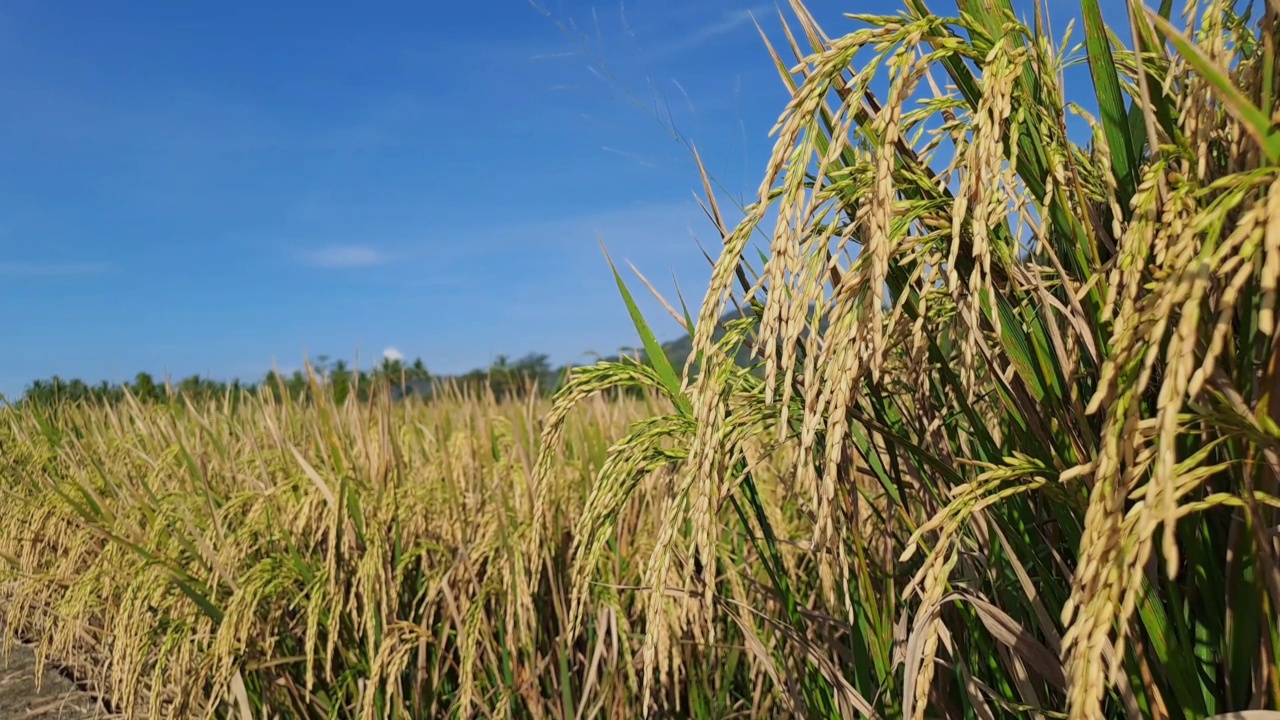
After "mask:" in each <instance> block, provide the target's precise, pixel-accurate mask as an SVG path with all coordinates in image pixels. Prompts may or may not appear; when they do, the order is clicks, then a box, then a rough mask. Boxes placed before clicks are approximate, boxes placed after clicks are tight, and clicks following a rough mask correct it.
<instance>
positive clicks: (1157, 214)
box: [0, 0, 1280, 720]
mask: <svg viewBox="0 0 1280 720" xmlns="http://www.w3.org/2000/svg"><path fill="white" fill-rule="evenodd" d="M903 1H904V8H903V10H902V12H901V13H899V14H897V15H894V16H884V17H881V16H870V15H855V16H851V17H850V18H849V20H848V22H849V25H850V26H849V28H847V29H845V30H846V32H845V33H844V34H843V35H838V36H830V35H828V34H827V33H826V32H825V31H824V30H823V29H822V28H821V27H819V25H818V23H817V22H816V21H815V19H814V18H813V17H812V15H811V14H810V13H809V12H808V11H807V9H806V8H805V7H804V5H803V4H802V3H801V2H799V0H793V2H792V5H791V8H790V17H791V20H790V21H789V22H788V23H787V24H786V26H785V31H784V33H783V35H782V37H780V38H768V37H766V38H765V40H764V42H765V43H766V46H767V47H768V49H769V52H770V53H771V55H772V57H773V59H774V61H775V64H776V66H777V69H778V73H779V76H780V78H781V80H782V82H784V83H785V84H786V86H787V88H788V90H789V91H790V92H791V94H792V100H791V102H790V103H789V104H788V106H787V107H786V108H785V110H784V112H783V113H782V115H781V117H780V119H779V121H778V124H777V126H776V127H775V129H774V131H775V135H776V144H775V147H774V152H773V154H772V157H771V158H770V160H769V162H768V164H767V166H766V167H765V168H764V175H763V178H762V181H761V183H760V186H759V192H758V193H757V197H756V200H755V202H754V203H753V204H751V205H750V206H748V207H747V208H746V212H745V219H744V220H743V221H742V222H741V223H739V224H738V225H737V226H735V227H729V226H728V225H727V224H726V223H725V222H724V220H723V214H722V213H721V211H720V209H719V205H718V203H717V199H716V197H715V195H714V194H713V193H712V192H711V187H712V186H713V183H712V182H711V180H710V176H709V173H705V172H704V179H705V180H706V182H705V185H706V198H705V207H706V210H707V214H708V217H709V218H710V219H711V221H712V222H713V223H714V224H715V225H716V227H717V228H718V229H719V231H720V233H721V234H722V237H723V240H724V247H723V249H722V251H721V253H720V256H719V258H718V259H717V260H716V261H715V266H714V271H713V274H712V280H711V283H710V285H709V287H708V288H707V291H706V294H705V296H704V299H703V302H702V304H701V307H700V308H697V314H696V317H694V316H693V313H690V312H689V311H687V310H683V309H682V310H683V312H679V311H676V310H675V309H674V308H672V311H673V313H676V314H678V315H682V317H681V320H682V322H684V323H685V324H686V325H687V326H688V327H689V328H690V329H691V331H692V332H693V347H694V353H693V355H692V356H691V357H690V359H689V362H688V364H687V366H686V367H683V368H682V367H675V366H673V365H672V364H671V363H670V362H669V361H668V360H667V359H666V358H665V356H664V355H663V354H662V350H661V346H660V345H659V344H658V341H657V339H656V338H655V337H654V336H653V333H652V332H650V331H649V329H648V326H647V325H646V323H645V321H644V318H643V317H641V315H640V313H639V311H638V310H637V309H636V304H635V302H634V301H633V299H632V297H631V295H630V291H629V289H628V287H627V285H626V283H625V282H623V280H622V279H621V276H618V286H619V290H620V293H621V295H622V298H623V300H624V302H625V304H626V305H627V307H628V309H629V311H630V313H631V315H632V318H633V320H634V321H635V324H636V327H637V329H638V331H639V333H640V339H641V342H642V344H643V346H644V350H645V352H644V354H643V360H634V361H633V360H630V359H623V360H621V361H618V362H606V363H600V364H597V365H594V366H590V367H585V368H579V369H577V370H575V371H574V372H573V373H572V374H571V376H570V377H569V378H568V380H567V382H566V383H565V385H564V387H563V389H562V390H561V391H560V393H559V394H558V396H557V397H556V399H555V401H554V403H552V404H548V403H546V402H544V401H543V400H541V399H538V398H537V397H536V396H532V395H531V396H529V398H528V399H521V397H520V396H519V395H513V396H512V397H506V398H502V399H498V398H495V397H494V396H492V395H491V394H481V393H478V392H475V391H458V390H456V389H455V390H453V391H449V390H447V389H446V390H443V391H441V392H439V393H434V394H433V396H432V400H431V402H430V403H429V404H428V403H423V402H421V401H419V400H416V399H410V400H408V401H406V402H402V403H392V402H391V401H390V399H389V397H387V396H386V394H385V393H378V392H374V393H373V394H372V399H370V400H368V401H366V398H363V397H356V396H354V395H353V396H350V397H347V398H345V399H344V400H343V401H342V402H337V401H335V399H334V398H333V396H332V394H330V393H319V392H316V393H311V394H304V395H301V396H295V395H293V394H290V393H271V392H263V393H260V394H256V395H249V394H237V395H235V396H234V397H232V396H230V395H228V396H227V397H226V398H225V399H223V400H218V399H216V398H214V399H205V400H200V401H193V400H191V399H190V398H186V397H181V396H175V397H173V398H171V399H170V401H168V402H154V403H142V402H137V401H136V400H135V399H134V398H131V397H129V396H127V395H126V396H124V397H123V399H122V400H120V402H117V403H113V404H94V403H91V402H56V403H54V404H51V405H49V404H40V403H35V404H26V405H22V406H19V407H10V408H4V409H2V410H0V496H2V497H3V503H4V504H3V507H4V509H5V512H4V513H3V514H0V625H2V626H3V627H4V628H5V632H6V636H7V637H8V636H12V635H17V636H20V637H24V638H26V639H28V640H32V641H35V642H36V643H37V644H38V649H39V657H40V659H41V662H51V663H55V664H56V665H58V666H59V667H61V668H65V669H70V670H72V671H74V672H75V673H76V674H77V675H78V676H79V677H82V678H84V679H85V682H86V683H87V684H88V685H89V686H91V687H93V688H94V689H95V690H96V691H97V692H99V693H101V695H102V696H103V697H104V698H105V699H106V701H107V702H109V704H110V705H111V707H112V709H113V710H114V711H117V712H118V713H119V714H121V715H124V716H127V717H167V718H187V717H211V718H212V717H227V718H242V719H244V720H247V719H248V718H259V717H265V718H347V717H352V718H355V717H359V718H368V719H373V718H391V717H396V718H417V717H458V718H463V717H465V718H470V717H537V718H542V717H551V718H562V719H567V718H575V719H576V718H587V717H617V718H624V717H636V716H643V715H649V716H663V717H694V718H725V717H778V716H799V717H814V718H837V717H841V718H843V717H868V718H898V717H909V718H912V719H913V720H915V719H919V718H925V717H943V718H981V719H984V720H985V719H988V718H991V719H994V718H1023V717H1039V718H1055V717H1068V718H1080V719H1093V718H1146V717H1150V718H1184V717H1185V718H1207V717H1212V716H1215V715H1221V714H1225V713H1229V712H1233V711H1238V710H1246V709H1260V708H1274V707H1277V705H1278V704H1280V663H1277V655H1278V652H1280V618H1278V617H1277V615H1278V613H1280V571H1277V562H1280V547H1278V543H1280V537H1278V535H1280V533H1278V531H1277V528H1280V512H1278V511H1280V489H1278V488H1277V485H1278V484H1280V455H1278V454H1277V453H1278V452H1280V398H1277V392H1276V391H1277V388H1280V353H1278V352H1277V347H1276V344H1277V332H1276V319H1275V311H1276V287H1277V282H1278V281H1280V206H1277V205H1276V203H1277V202H1280V201H1278V200H1277V198H1280V172H1278V170H1277V163H1278V161H1280V134H1277V131H1276V130H1275V129H1274V123H1273V118H1274V117H1276V109H1277V108H1276V89H1275V87H1276V82H1275V79H1276V69H1277V64H1276V58H1275V54H1276V41H1277V35H1276V32H1277V31H1276V17H1277V16H1276V9H1275V7H1274V4H1273V3H1256V4H1255V6H1253V9H1252V10H1250V9H1249V8H1243V7H1237V3H1231V2H1226V1H1225V0H1190V1H1189V2H1186V3H1185V4H1184V5H1183V6H1182V7H1180V8H1174V7H1173V5H1172V3H1169V2H1165V3H1163V4H1162V5H1161V6H1160V7H1159V8H1154V9H1149V8H1146V7H1144V6H1142V5H1141V4H1139V3H1137V2H1132V3H1129V4H1128V5H1127V9H1128V16H1129V17H1128V20H1129V22H1128V24H1127V25H1125V26H1124V27H1108V26H1107V25H1106V24H1105V23H1104V22H1103V17H1102V12H1101V8H1100V5H1099V2H1098V0H1082V2H1081V8H1082V12H1081V23H1080V27H1079V28H1074V27H1073V28H1070V29H1058V32H1056V33H1055V31H1054V29H1052V28H1050V27H1049V23H1048V21H1047V17H1048V12H1047V9H1046V8H1043V7H1039V6H1028V7H1027V8H1024V9H1025V10H1026V11H1027V12H1026V13H1024V14H1022V15H1020V14H1018V13H1015V8H1014V7H1013V6H1012V4H1011V2H1010V0H957V2H956V3H954V4H953V5H952V6H949V7H947V9H946V12H947V13H949V14H937V13H935V10H936V9H938V8H934V7H930V6H928V5H927V4H926V2H925V0H903ZM1175 10H1177V15H1175ZM1073 67H1081V68H1087V70H1088V74H1089V77H1090V78H1091V82H1090V83H1088V84H1079V83H1073V84H1072V86H1071V87H1070V88H1068V87H1067V80H1066V78H1067V76H1068V75H1069V74H1070V73H1071V72H1072V68H1073ZM1082 92H1083V93H1084V94H1082ZM766 219H768V222H766ZM769 223H771V224H769ZM752 238H760V239H761V240H762V243H763V246H762V247H760V248H759V249H760V251H761V252H760V253H759V262H754V261H752V260H751V258H752V257H753V252H754V250H755V248H753V246H752ZM730 304H733V305H735V306H737V307H739V308H742V309H744V310H745V313H743V314H742V316H741V317H740V318H739V319H735V320H734V321H732V322H730V323H728V324H727V326H723V327H721V326H719V325H720V318H722V317H723V316H724V312H725V310H726V309H727V308H728V307H729V305H730ZM743 358H751V361H750V362H746V363H744V362H743Z"/></svg>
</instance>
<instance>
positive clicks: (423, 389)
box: [19, 353, 567, 404]
mask: <svg viewBox="0 0 1280 720" xmlns="http://www.w3.org/2000/svg"><path fill="white" fill-rule="evenodd" d="M566 371H567V368H553V367H552V366H551V364H550V362H549V360H548V357H547V356H546V355H542V354H539V353H530V354H528V355H525V356H524V357H522V358H519V359H518V360H511V359H510V358H509V357H508V356H506V355H499V356H498V358H497V359H496V360H495V361H494V362H493V363H492V364H491V365H490V366H489V367H487V368H477V369H475V370H472V371H470V372H467V373H464V374H461V375H453V376H433V375H432V374H431V373H430V372H429V371H428V370H427V366H426V364H425V363H423V361H422V359H421V358H419V359H416V360H414V361H412V362H403V361H400V360H392V359H384V360H383V361H382V363H381V364H379V365H378V366H377V367H375V368H372V369H369V370H357V369H354V368H352V367H351V365H350V364H349V363H347V362H346V361H345V360H331V359H330V358H329V357H327V356H324V355H321V356H319V357H317V358H316V359H315V361H314V362H313V363H312V364H311V377H308V374H307V373H306V372H304V371H303V370H295V371H293V372H292V373H289V374H287V375H286V374H283V373H278V372H276V371H274V370H273V371H271V372H268V373H267V374H266V376H265V377H263V378H262V379H260V380H259V381H257V382H243V381H241V380H231V381H228V382H224V381H221V380H215V379H212V378H206V377H201V376H199V375H193V376H191V377H187V378H184V379H181V380H177V381H168V382H166V381H165V380H163V379H157V378H156V377H154V376H153V375H151V374H150V373H146V372H140V373H138V374H137V375H135V376H134V378H133V380H132V381H131V382H124V383H109V382H106V381H103V382H100V383H97V384H90V383H86V382H85V381H83V380H80V379H79V378H75V379H71V380H67V379H64V378H61V377H58V376H57V375H54V376H53V377H50V378H47V379H42V380H36V381H34V382H32V383H31V385H30V386H28V387H27V389H26V391H25V392H24V393H23V395H22V397H21V398H20V399H19V402H20V403H33V404H35V403H40V404H48V403H57V402H68V401H70V402H75V401H100V402H120V401H122V400H123V399H124V398H125V394H126V392H127V393H128V394H131V395H133V396H134V397H135V398H137V399H138V400H139V401H141V402H166V401H170V400H173V399H178V398H184V397H185V398H191V399H193V400H206V399H214V398H228V397H229V398H231V399H232V400H236V399H239V398H241V397H243V396H252V395H258V394H261V393H269V394H271V395H273V396H275V397H276V398H280V399H282V398H283V397H285V396H288V397H289V398H291V399H293V400H305V399H307V398H309V397H311V395H312V393H315V392H317V391H322V392H327V393H331V394H332V397H333V399H334V400H336V401H338V402H345V401H346V400H347V398H349V397H351V396H353V395H354V396H355V397H356V398H357V399H358V400H360V401H367V400H369V399H370V398H371V397H373V396H374V395H375V394H376V393H379V392H388V393H390V394H391V396H392V397H393V398H397V399H399V398H404V397H409V396H417V397H426V398H430V397H431V396H432V395H433V394H434V393H436V392H437V391H438V389H440V388H448V389H450V390H453V391H462V392H467V393H471V392H492V393H494V394H495V395H497V396H500V397H501V396H510V395H515V394H519V395H524V394H527V393H529V392H537V393H542V394H549V393H552V392H554V391H555V390H556V389H557V388H558V387H559V384H560V382H561V380H562V378H563V376H564V375H565V373H566Z"/></svg>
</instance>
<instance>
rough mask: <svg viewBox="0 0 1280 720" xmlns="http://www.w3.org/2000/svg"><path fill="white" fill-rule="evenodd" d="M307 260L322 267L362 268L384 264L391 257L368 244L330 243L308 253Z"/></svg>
mask: <svg viewBox="0 0 1280 720" xmlns="http://www.w3.org/2000/svg"><path fill="white" fill-rule="evenodd" d="M306 260H307V262H308V263H309V264H311V265H314V266H316V267H322V268H360V267H373V266H375V265H382V264H384V263H386V262H387V261H388V260H390V258H389V257H387V255H386V253H384V252H382V251H381V250H378V249H377V248H374V247H369V246H368V245H330V246H328V247H324V248H321V249H319V250H315V251H312V252H310V253H308V254H307V256H306Z"/></svg>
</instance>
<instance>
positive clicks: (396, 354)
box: [382, 347, 404, 362]
mask: <svg viewBox="0 0 1280 720" xmlns="http://www.w3.org/2000/svg"><path fill="white" fill-rule="evenodd" d="M382 357H383V359H384V360H390V361H391V362H401V361H403V360H404V353H402V352H400V351H399V350H397V349H396V348H393V347H389V348H387V349H386V350H383V351H382Z"/></svg>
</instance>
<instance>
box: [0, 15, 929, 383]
mask: <svg viewBox="0 0 1280 720" xmlns="http://www.w3.org/2000/svg"><path fill="white" fill-rule="evenodd" d="M540 1H541V4H537V3H530V2H529V1H528V0H509V1H507V0H504V1H503V2H484V1H481V2H472V3H465V2H463V3H424V2H420V1H416V2H380V3H376V4H368V5H366V4H356V3H340V2H334V1H332V0H313V1H311V2H307V3H294V2H272V3H257V2H255V3H250V2H247V1H243V0H230V1H226V0H224V1H223V2H218V3H173V2H169V1H168V0H164V1H161V0H147V1H143V0H130V1H125V0H121V1H118V2H111V3H103V2H96V1H89V0H78V1H68V2H61V3H46V2H38V1H36V0H14V1H13V2H9V3H6V4H5V6H4V7H3V8H0V102H2V103H3V104H4V107H6V108H7V112H5V113H3V114H0V164H3V167H4V172H3V173H0V327H3V328H4V331H5V336H6V348H5V352H4V355H3V356H2V357H0V393H5V394H9V395H10V396H12V395H14V394H16V393H18V392H20V391H21V390H22V388H23V387H24V386H25V385H26V384H27V383H28V382H29V381H31V380H32V379H35V378H38V377H48V376H51V375H54V374H57V375H60V376H62V377H64V378H69V377H80V378H83V379H85V380H87V381H98V380H103V379H106V380H113V381H118V380H124V379H128V378H131V377H132V376H133V374H134V373H135V372H137V371H139V370H146V371H149V372H152V373H155V374H158V375H159V374H163V373H166V372H167V373H169V374H170V375H171V376H173V377H174V378H179V377H183V376H186V375H191V374H204V375H211V376H213V377H219V378H229V377H232V376H239V377H242V378H250V379H256V378H258V377H261V375H262V374H263V373H264V372H265V371H266V370H268V369H269V368H270V367H271V365H272V362H273V360H274V361H275V362H277V363H279V365H280V366H281V367H282V368H286V369H287V368H292V367H296V366H298V365H299V364H300V362H301V359H302V357H303V354H304V352H306V353H308V354H310V355H311V356H313V357H314V356H316V355H319V354H327V355H330V356H332V357H346V358H352V357H353V356H354V355H355V354H356V353H357V352H359V353H360V354H361V356H362V358H364V360H363V361H362V363H361V364H362V365H365V366H367V365H368V364H370V362H372V361H373V360H374V359H376V358H377V357H378V356H380V355H381V354H382V351H383V349H384V348H387V347H395V348H398V349H399V350H400V351H402V352H403V353H404V354H405V355H406V356H408V357H414V356H421V357H422V358H423V359H424V361H425V362H426V363H427V365H428V366H429V367H430V368H431V369H432V370H434V371H437V372H457V371H463V370H466V369H470V368H472V367H476V366H481V365H485V364H487V363H488V362H489V361H490V360H491V359H492V358H494V357H495V356H496V355H498V354H499V353H507V354H510V355H513V356H514V355H520V354H523V353H525V352H528V351H540V352H546V353H548V354H550V355H551V356H552V359H553V360H555V361H557V362H563V361H571V360H583V359H585V357H586V356H585V355H584V353H586V352H589V351H598V352H611V351H613V350H616V349H617V348H618V347H620V346H624V345H632V344H635V333H634V330H633V329H632V327H631V326H630V324H629V320H628V318H627V316H626V312H625V309H624V308H623V306H622V303H621V302H620V300H619V298H618V295H617V290H616V288H615V286H614V284H613V280H612V277H611V275H610V274H609V272H608V268H607V266H606V265H605V262H604V259H603V255H602V254H601V251H600V248H599V245H598V240H597V238H600V239H602V240H603V241H604V242H605V243H606V245H607V246H608V248H609V251H610V253H611V254H612V255H613V257H614V258H615V259H616V260H619V261H630V262H633V263H635V265H636V266H637V267H639V268H640V269H641V270H642V271H644V272H645V274H646V275H648V276H649V277H650V278H651V279H652V280H654V281H655V282H656V283H657V284H658V285H659V286H660V287H661V288H662V289H663V290H664V291H668V290H670V288H671V287H672V280H671V278H672V275H673V273H674V275H675V276H676V277H678V278H679V281H680V285H681V287H682V289H683V290H684V291H685V293H686V298H687V299H688V300H689V301H690V302H691V303H695V304H696V303H697V302H699V301H700V300H701V295H702V290H703V287H704V284H705V281H706V279H707V275H708V266H707V264H706V262H705V260H704V259H703V258H702V256H701V253H700V252H699V250H698V249H697V246H696V244H695V242H694V240H693V237H694V236H695V235H696V236H697V237H698V238H699V239H700V240H701V241H702V242H703V243H704V245H706V246H707V247H708V249H710V250H711V251H712V252H714V251H715V250H716V248H717V238H716V237H715V235H714V232H713V230H712V228H711V226H710V225H709V223H708V222H707V221H706V220H705V218H704V216H703V215H702V212H701V211H700V210H699V208H698V207H697V205H696V204H695V203H694V201H693V196H694V193H695V192H697V191H699V183H698V180H697V175H696V173H695V171H694V167H693V164H692V161H691V159H690V157H689V155H688V154H687V153H686V151H685V150H684V149H683V148H682V147H681V146H680V145H679V144H678V143H677V142H675V141H674V140H673V139H672V138H671V136H670V134H669V133H668V132H667V130H666V129H664V126H663V124H662V123H661V122H659V121H658V120H656V119H655V118H654V116H653V111H654V110H655V107H654V100H653V99H654V98H655V97H659V98H665V100H660V101H659V104H665V105H666V106H668V107H669V108H670V112H671V116H672V117H673V118H674V120H675V122H676V124H677V126H678V128H679V129H680V131H681V132H682V133H684V135H685V136H686V137H687V138H688V139H690V140H692V141H694V142H696V143H697V144H698V146H699V148H700V149H701V150H702V152H703V155H704V159H705V160H706V161H707V163H708V164H709V166H710V167H711V169H712V171H713V172H714V173H715V174H716V175H717V177H718V178H719V180H720V181H721V182H723V183H724V185H725V186H726V187H728V188H729V189H731V190H733V191H734V192H739V193H750V192H752V191H753V190H754V188H755V184H756V183H757V182H758V174H759V172H760V171H761V170H762V168H763V163H764V161H765V159H766V157H767V155H768V152H769V149H770V147H771V143H770V140H769V138H768V137H767V132H768V130H769V128H770V127H771V126H772V124H773V122H774V120H775V119H776V117H777V115H778V113H779V112H780V111H781V109H782V108H783V106H784V105H785V103H786V100H787V97H786V95H785V94H784V92H783V90H782V87H781V84H780V82H779V80H778V78H777V75H776V73H775V71H774V69H773V67H772V66H771V64H770V61H769V58H768V56H767V54H766V52H765V50H764V47H763V44H762V42H761V40H760V38H759V36H758V34H757V32H756V30H755V27H754V25H753V23H752V22H751V20H750V16H749V13H751V12H754V13H756V15H757V17H759V18H760V19H761V20H762V23H763V24H764V26H765V28H766V30H767V31H769V32H770V34H771V37H773V38H780V37H781V36H780V35H779V34H778V33H777V27H778V22H777V19H776V18H777V15H776V9H775V6H774V5H771V4H767V3H764V4H762V3H759V2H757V1H756V0H699V1H698V2H687V1H685V0H646V1H645V2H635V3H629V4H626V5H621V4H617V3H605V4H592V3H590V2H585V1H582V0H563V1H562V2H556V0H540ZM944 4H945V3H944ZM855 5H856V6H857V7H856V9H857V10H858V11H885V10H893V9H896V8H897V6H898V5H897V3H894V2H887V1H885V0H877V1H876V2H856V3H854V2H838V3H837V2H829V1H825V0H815V2H813V3H812V4H811V7H812V9H813V10H814V12H815V13H816V14H817V15H818V16H819V19H820V20H821V21H822V22H823V23H824V25H826V26H827V28H828V30H829V31H832V32H836V31H839V30H840V29H841V28H842V27H850V26H851V25H850V24H849V23H848V22H847V21H844V20H842V19H840V17H839V13H841V12H845V11H849V10H853V9H855V7H854V6H855ZM575 29H576V30H575ZM579 35H580V36H582V37H584V38H586V39H587V41H588V42H587V45H588V46H589V50H590V52H584V49H583V45H582V44H581V43H580V42H579V39H580V38H579ZM601 60H603V68H604V69H605V71H604V72H602V70H601V68H602V65H601ZM608 73H613V74H614V75H616V79H613V80H608V79H602V77H601V76H602V75H606V74H608ZM627 91H631V92H634V93H635V95H636V96H638V97H640V98H642V99H643V100H644V101H645V102H646V103H648V104H649V107H648V108H644V107H637V106H636V105H635V104H634V103H633V102H631V100H630V99H628V96H627ZM636 289H637V290H638V291H640V292H641V293H643V289H642V288H641V287H640V286H639V285H638V284H637V286H636ZM646 307H647V308H648V309H649V310H650V311H651V313H650V314H651V317H652V318H653V319H654V320H655V325H656V326H657V330H658V331H659V334H660V335H662V336H663V337H673V336H675V335H676V334H678V332H679V330H678V328H677V326H676V324H675V323H674V322H672V321H670V320H668V319H665V318H664V317H663V316H662V315H661V313H660V312H659V311H658V310H657V309H656V306H655V305H654V304H653V303H647V304H646Z"/></svg>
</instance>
